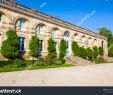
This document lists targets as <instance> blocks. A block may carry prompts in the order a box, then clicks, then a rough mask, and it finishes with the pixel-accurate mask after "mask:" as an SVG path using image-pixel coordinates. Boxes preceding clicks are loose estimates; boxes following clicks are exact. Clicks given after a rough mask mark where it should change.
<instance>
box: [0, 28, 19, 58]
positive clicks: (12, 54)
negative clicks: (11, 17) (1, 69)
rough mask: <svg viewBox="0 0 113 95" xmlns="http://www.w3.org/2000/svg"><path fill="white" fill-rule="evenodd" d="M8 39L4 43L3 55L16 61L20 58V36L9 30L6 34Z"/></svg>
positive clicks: (2, 47)
mask: <svg viewBox="0 0 113 95" xmlns="http://www.w3.org/2000/svg"><path fill="white" fill-rule="evenodd" d="M6 36H7V39H6V40H5V41H4V42H3V43H2V46H1V53H2V55H3V56H4V57H6V58H8V59H16V58H18V56H19V51H18V36H17V34H16V31H14V30H12V29H9V30H8V31H7V33H6Z"/></svg>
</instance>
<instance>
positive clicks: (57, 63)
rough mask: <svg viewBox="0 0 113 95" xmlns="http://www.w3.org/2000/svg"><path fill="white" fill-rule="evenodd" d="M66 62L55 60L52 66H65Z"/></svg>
mask: <svg viewBox="0 0 113 95" xmlns="http://www.w3.org/2000/svg"><path fill="white" fill-rule="evenodd" d="M64 63H65V62H64V60H60V59H54V60H53V63H52V64H56V65H62V64H64Z"/></svg>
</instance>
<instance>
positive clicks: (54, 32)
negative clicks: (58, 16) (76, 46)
mask: <svg viewBox="0 0 113 95" xmlns="http://www.w3.org/2000/svg"><path fill="white" fill-rule="evenodd" d="M57 32H58V29H57V28H53V29H52V31H51V36H52V38H56V37H57Z"/></svg>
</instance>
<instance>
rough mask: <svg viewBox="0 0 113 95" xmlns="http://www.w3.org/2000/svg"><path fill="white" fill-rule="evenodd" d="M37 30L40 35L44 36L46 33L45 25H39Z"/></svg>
mask: <svg viewBox="0 0 113 95" xmlns="http://www.w3.org/2000/svg"><path fill="white" fill-rule="evenodd" d="M36 30H37V32H38V34H43V33H44V25H41V24H39V25H38V26H37V29H36Z"/></svg>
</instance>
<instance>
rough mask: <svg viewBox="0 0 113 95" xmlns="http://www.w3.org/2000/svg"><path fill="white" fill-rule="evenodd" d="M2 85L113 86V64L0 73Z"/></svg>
mask: <svg viewBox="0 0 113 95" xmlns="http://www.w3.org/2000/svg"><path fill="white" fill-rule="evenodd" d="M0 86H113V64H99V65H95V64H94V65H89V66H74V67H64V68H53V69H40V70H31V71H30V70H28V71H18V72H8V73H0Z"/></svg>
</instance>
